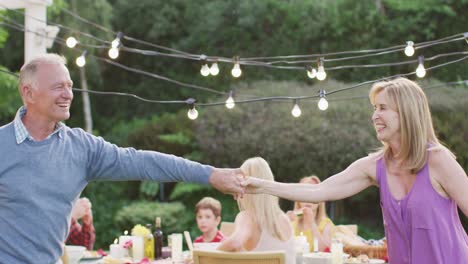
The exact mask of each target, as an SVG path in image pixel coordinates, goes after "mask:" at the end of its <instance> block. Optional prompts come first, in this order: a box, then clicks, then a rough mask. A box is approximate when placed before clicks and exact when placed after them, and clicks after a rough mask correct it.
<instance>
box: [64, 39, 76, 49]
mask: <svg viewBox="0 0 468 264" xmlns="http://www.w3.org/2000/svg"><path fill="white" fill-rule="evenodd" d="M66 43H67V47H69V48H74V47H75V46H76V44H77V43H78V41H77V40H76V38H74V37H68V38H67V41H66Z"/></svg>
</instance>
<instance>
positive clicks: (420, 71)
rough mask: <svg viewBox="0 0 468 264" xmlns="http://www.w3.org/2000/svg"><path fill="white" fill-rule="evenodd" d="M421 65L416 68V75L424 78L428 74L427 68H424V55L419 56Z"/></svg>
mask: <svg viewBox="0 0 468 264" xmlns="http://www.w3.org/2000/svg"><path fill="white" fill-rule="evenodd" d="M418 61H419V65H418V67H417V68H416V76H418V77H419V78H424V76H426V69H425V68H424V56H419V57H418Z"/></svg>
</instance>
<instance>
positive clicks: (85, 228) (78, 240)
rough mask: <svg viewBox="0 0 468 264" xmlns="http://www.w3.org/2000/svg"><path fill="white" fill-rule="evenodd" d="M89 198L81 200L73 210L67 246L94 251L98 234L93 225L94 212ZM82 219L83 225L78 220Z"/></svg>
mask: <svg viewBox="0 0 468 264" xmlns="http://www.w3.org/2000/svg"><path fill="white" fill-rule="evenodd" d="M91 207H92V205H91V202H90V201H89V200H88V198H86V197H83V198H79V199H78V200H77V201H76V202H75V204H74V205H73V208H72V213H71V224H70V232H69V233H68V238H67V241H66V244H68V245H77V246H84V247H86V249H88V250H93V247H94V242H95V240H96V233H95V230H94V225H93V211H92V210H91ZM79 219H81V224H80V223H79V222H78V220H79Z"/></svg>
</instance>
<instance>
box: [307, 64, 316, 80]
mask: <svg viewBox="0 0 468 264" xmlns="http://www.w3.org/2000/svg"><path fill="white" fill-rule="evenodd" d="M306 70H307V76H308V77H309V78H310V79H313V78H315V77H316V76H317V70H316V69H315V68H312V67H310V66H308V67H307V69H306Z"/></svg>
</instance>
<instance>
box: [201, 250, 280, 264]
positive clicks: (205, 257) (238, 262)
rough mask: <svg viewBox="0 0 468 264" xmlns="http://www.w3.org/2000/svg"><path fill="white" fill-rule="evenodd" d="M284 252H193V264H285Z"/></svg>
mask: <svg viewBox="0 0 468 264" xmlns="http://www.w3.org/2000/svg"><path fill="white" fill-rule="evenodd" d="M285 258H286V257H285V253H284V251H262V252H224V251H218V250H206V251H205V250H194V251H193V260H194V263H195V264H219V263H222V264H285Z"/></svg>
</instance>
